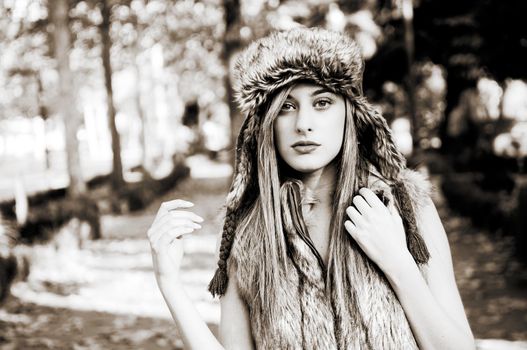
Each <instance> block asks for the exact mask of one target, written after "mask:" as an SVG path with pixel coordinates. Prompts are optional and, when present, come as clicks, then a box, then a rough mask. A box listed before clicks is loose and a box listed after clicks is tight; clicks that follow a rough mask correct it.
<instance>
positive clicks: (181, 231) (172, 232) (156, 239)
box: [150, 225, 194, 249]
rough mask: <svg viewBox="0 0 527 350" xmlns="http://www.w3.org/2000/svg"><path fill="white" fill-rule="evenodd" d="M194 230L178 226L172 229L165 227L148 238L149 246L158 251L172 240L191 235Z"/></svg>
mask: <svg viewBox="0 0 527 350" xmlns="http://www.w3.org/2000/svg"><path fill="white" fill-rule="evenodd" d="M193 231H194V228H192V227H185V226H180V227H177V228H173V227H171V226H168V225H167V226H165V227H162V228H160V229H159V230H158V231H156V232H155V233H154V234H153V235H152V237H151V238H150V245H151V246H152V247H153V248H156V249H159V248H161V247H163V246H167V245H168V244H170V243H172V241H173V240H174V239H177V238H180V237H181V236H183V235H185V234H188V233H192V232H193Z"/></svg>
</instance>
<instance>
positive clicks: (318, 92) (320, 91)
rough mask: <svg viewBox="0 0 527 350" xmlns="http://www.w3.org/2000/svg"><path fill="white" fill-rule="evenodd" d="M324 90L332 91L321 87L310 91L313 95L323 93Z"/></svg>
mask: <svg viewBox="0 0 527 350" xmlns="http://www.w3.org/2000/svg"><path fill="white" fill-rule="evenodd" d="M325 92H329V93H333V92H331V91H330V90H329V89H326V88H321V89H317V90H315V91H313V92H312V93H311V96H315V95H319V94H323V93H325Z"/></svg>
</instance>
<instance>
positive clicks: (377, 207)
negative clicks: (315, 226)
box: [344, 188, 410, 273]
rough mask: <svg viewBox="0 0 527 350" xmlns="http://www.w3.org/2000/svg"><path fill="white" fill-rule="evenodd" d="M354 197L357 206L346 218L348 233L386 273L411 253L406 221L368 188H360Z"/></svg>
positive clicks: (347, 211)
mask: <svg viewBox="0 0 527 350" xmlns="http://www.w3.org/2000/svg"><path fill="white" fill-rule="evenodd" d="M359 193H360V195H357V196H355V197H353V204H354V206H349V207H348V208H347V209H346V213H347V214H348V217H349V218H350V220H346V221H345V222H344V226H345V228H346V230H347V231H348V233H349V234H350V235H351V236H352V237H353V239H354V240H355V242H357V244H358V245H359V246H360V248H361V249H362V250H363V251H364V253H366V255H368V257H369V258H370V259H371V260H373V262H375V263H376V264H377V266H379V268H380V269H381V270H383V271H384V272H385V273H387V272H389V271H393V269H395V268H397V266H400V265H401V262H403V261H405V260H404V259H407V258H408V257H409V256H410V252H409V251H408V248H407V245H406V234H405V232H404V226H403V221H402V219H401V217H400V216H399V214H398V213H397V211H396V209H395V208H393V209H392V210H390V209H388V207H386V206H385V205H384V204H383V203H382V202H381V200H380V199H379V198H378V197H377V195H375V193H373V192H372V191H371V190H370V189H368V188H361V189H360V190H359Z"/></svg>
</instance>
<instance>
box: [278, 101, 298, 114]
mask: <svg viewBox="0 0 527 350" xmlns="http://www.w3.org/2000/svg"><path fill="white" fill-rule="evenodd" d="M294 108H295V106H294V105H293V104H292V103H290V102H285V103H284V104H283V105H282V108H281V109H280V110H281V111H282V112H287V111H291V110H293V109H294Z"/></svg>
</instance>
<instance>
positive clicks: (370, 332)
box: [228, 168, 430, 350]
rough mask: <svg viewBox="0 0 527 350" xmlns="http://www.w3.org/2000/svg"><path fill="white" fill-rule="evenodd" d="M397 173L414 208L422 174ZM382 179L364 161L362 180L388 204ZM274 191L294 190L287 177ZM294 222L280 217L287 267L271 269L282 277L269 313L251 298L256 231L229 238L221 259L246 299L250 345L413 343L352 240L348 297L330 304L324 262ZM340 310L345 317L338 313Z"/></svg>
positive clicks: (391, 297) (391, 298)
mask: <svg viewBox="0 0 527 350" xmlns="http://www.w3.org/2000/svg"><path fill="white" fill-rule="evenodd" d="M402 181H403V182H404V184H405V185H406V186H407V187H408V188H409V189H410V190H409V191H408V193H409V195H410V200H411V203H412V205H414V207H415V209H416V210H417V211H419V208H420V206H421V205H426V202H425V201H424V200H423V198H424V197H425V198H426V197H427V196H428V193H429V191H430V186H429V183H428V181H427V180H426V178H424V177H423V176H421V175H420V174H418V173H416V172H414V171H411V170H405V171H404V172H403V176H402ZM390 183H391V182H390V181H389V180H386V179H384V178H383V177H382V176H381V175H380V174H379V173H378V172H376V171H375V169H374V168H372V171H371V172H370V176H369V178H368V187H369V188H371V189H372V190H373V191H374V192H375V193H378V194H381V193H382V194H383V195H384V196H385V197H386V200H387V204H388V206H391V207H392V209H393V208H395V209H396V203H395V199H394V197H393V194H392V189H393V184H392V185H390ZM282 195H283V196H291V197H295V196H299V193H298V190H295V186H294V184H291V185H289V184H288V185H287V186H284V192H283V193H282ZM414 196H415V197H414ZM423 196H424V197H423ZM292 201H294V198H292ZM296 202H297V201H296ZM295 221H297V222H296V223H295ZM299 222H302V220H295V219H294V217H293V218H291V219H285V220H284V226H285V228H286V230H285V231H286V237H287V244H288V248H289V251H290V254H289V261H288V269H287V271H284V270H281V271H277V273H279V274H280V277H281V280H282V281H283V283H282V284H281V286H280V289H279V290H278V291H277V296H278V297H277V300H278V305H277V310H278V312H277V313H276V315H277V316H276V317H275V319H269V317H268V313H267V312H266V310H264V308H262V305H261V304H260V299H259V298H257V293H258V285H257V283H255V282H256V276H257V274H258V273H259V272H260V271H259V266H260V262H259V261H258V258H259V256H261V255H260V254H259V253H258V252H259V251H261V249H263V248H262V247H261V244H260V242H259V237H258V234H257V233H256V232H255V234H254V235H252V234H251V235H249V234H247V235H244V236H239V237H236V238H235V241H234V244H233V249H232V252H231V255H230V257H229V259H228V265H229V268H230V269H232V270H231V271H233V275H234V276H235V277H234V278H236V282H237V285H238V289H239V292H240V295H241V297H242V299H243V300H244V302H245V303H246V304H247V305H248V307H249V313H250V317H249V318H250V321H251V330H252V335H253V338H254V340H255V344H256V348H258V349H337V348H338V349H379V350H380V349H417V344H416V341H415V339H414V337H413V334H412V331H411V329H410V325H409V323H408V321H407V319H406V316H405V314H404V310H403V308H402V306H401V305H400V303H399V301H398V300H397V297H396V296H395V293H394V292H393V290H392V288H391V287H390V285H389V282H388V281H387V280H386V278H385V277H384V275H383V274H382V272H380V270H379V269H378V268H377V267H376V266H375V265H374V264H373V263H372V262H371V261H370V260H369V259H364V258H363V256H362V255H363V253H362V252H361V251H360V248H358V247H357V246H356V245H353V244H350V245H349V247H348V250H349V254H350V255H351V256H353V262H354V264H355V268H354V269H352V273H353V276H352V277H351V278H352V286H353V290H350V291H349V293H350V303H349V304H348V308H347V309H346V310H335V309H334V307H333V305H334V304H335V303H334V302H333V299H334V298H335V296H333V295H328V293H327V292H326V291H327V288H326V283H331V282H330V281H326V278H325V269H324V266H323V263H321V262H320V260H319V259H318V258H317V256H316V251H314V250H313V248H312V247H310V245H309V244H308V242H307V241H306V239H305V238H303V237H302V235H308V233H307V230H306V229H305V228H304V227H298V225H299ZM295 226H296V227H295ZM425 278H426V275H425ZM339 315H346V316H347V317H339ZM348 317H349V319H350V320H351V322H345V321H344V320H346V319H348Z"/></svg>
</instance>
